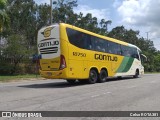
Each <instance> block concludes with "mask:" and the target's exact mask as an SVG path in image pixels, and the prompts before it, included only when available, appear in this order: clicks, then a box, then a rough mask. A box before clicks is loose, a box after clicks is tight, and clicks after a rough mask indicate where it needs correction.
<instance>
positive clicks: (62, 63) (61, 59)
mask: <svg viewBox="0 0 160 120" xmlns="http://www.w3.org/2000/svg"><path fill="white" fill-rule="evenodd" d="M64 68H66V60H65V57H64V56H63V55H61V56H60V67H59V69H60V70H62V69H64Z"/></svg>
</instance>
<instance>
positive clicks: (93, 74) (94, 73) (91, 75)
mask: <svg viewBox="0 0 160 120" xmlns="http://www.w3.org/2000/svg"><path fill="white" fill-rule="evenodd" d="M97 80H98V73H97V71H96V70H94V69H91V70H90V72H89V79H88V83H89V84H94V83H96V82H97Z"/></svg>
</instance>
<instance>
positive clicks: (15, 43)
mask: <svg viewBox="0 0 160 120" xmlns="http://www.w3.org/2000/svg"><path fill="white" fill-rule="evenodd" d="M29 53H30V51H29V50H28V49H27V44H26V37H25V36H23V35H17V34H13V35H11V36H9V37H8V38H7V47H6V48H5V49H4V54H3V56H4V57H5V58H6V59H9V62H8V64H9V65H10V71H9V72H10V74H14V73H15V72H16V68H17V66H18V64H19V63H20V62H21V60H22V59H23V58H24V57H28V54H29Z"/></svg>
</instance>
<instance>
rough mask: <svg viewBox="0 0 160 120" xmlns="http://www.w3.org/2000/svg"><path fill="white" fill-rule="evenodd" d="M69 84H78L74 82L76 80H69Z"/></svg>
mask: <svg viewBox="0 0 160 120" xmlns="http://www.w3.org/2000/svg"><path fill="white" fill-rule="evenodd" d="M67 82H68V83H69V84H74V83H75V82H76V80H74V79H67Z"/></svg>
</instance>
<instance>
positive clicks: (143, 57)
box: [141, 54, 148, 63]
mask: <svg viewBox="0 0 160 120" xmlns="http://www.w3.org/2000/svg"><path fill="white" fill-rule="evenodd" d="M141 60H142V61H143V62H144V63H147V61H148V60H147V57H146V56H145V55H144V54H141Z"/></svg>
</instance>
